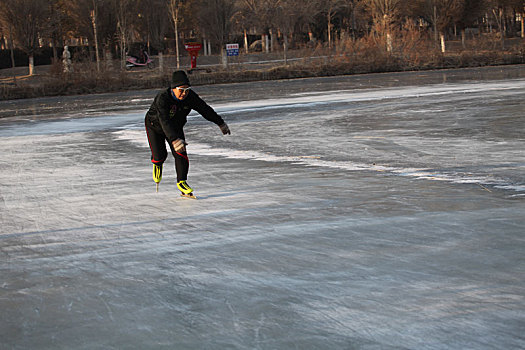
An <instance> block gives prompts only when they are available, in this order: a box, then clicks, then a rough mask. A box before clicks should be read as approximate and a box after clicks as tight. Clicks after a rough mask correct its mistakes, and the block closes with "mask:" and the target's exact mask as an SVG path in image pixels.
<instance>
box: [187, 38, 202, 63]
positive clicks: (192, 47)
mask: <svg viewBox="0 0 525 350" xmlns="http://www.w3.org/2000/svg"><path fill="white" fill-rule="evenodd" d="M184 48H185V49H186V51H188V53H189V54H190V56H191V69H194V68H196V67H197V57H198V56H199V51H200V49H201V48H202V44H199V43H187V44H184Z"/></svg>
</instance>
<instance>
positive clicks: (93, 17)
mask: <svg viewBox="0 0 525 350" xmlns="http://www.w3.org/2000/svg"><path fill="white" fill-rule="evenodd" d="M93 3H94V1H93ZM94 6H95V8H94V9H93V11H91V24H92V25H93V37H94V39H95V59H96V60H97V72H100V55H99V53H98V37H97V11H96V5H95V4H94Z"/></svg>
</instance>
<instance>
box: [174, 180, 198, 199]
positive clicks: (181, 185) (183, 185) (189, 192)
mask: <svg viewBox="0 0 525 350" xmlns="http://www.w3.org/2000/svg"><path fill="white" fill-rule="evenodd" d="M177 188H178V189H179V190H180V192H181V197H185V198H191V199H197V197H195V195H194V194H193V188H191V187H190V185H188V183H187V182H186V180H182V181H179V182H177Z"/></svg>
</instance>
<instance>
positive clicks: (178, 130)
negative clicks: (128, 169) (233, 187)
mask: <svg viewBox="0 0 525 350" xmlns="http://www.w3.org/2000/svg"><path fill="white" fill-rule="evenodd" d="M192 109H193V110H196V111H197V112H198V113H199V114H200V115H202V116H203V117H204V118H205V119H207V120H209V121H211V122H213V123H215V124H217V125H218V126H219V128H220V129H221V131H222V133H223V134H224V135H226V134H228V135H229V134H230V129H229V128H228V125H227V124H226V123H225V122H224V120H223V119H222V118H221V116H219V115H218V114H217V113H216V112H215V111H214V110H213V108H211V107H210V106H208V104H206V102H204V101H203V100H202V99H201V98H200V97H199V95H197V93H195V92H194V91H193V90H192V89H191V87H190V81H189V79H188V76H187V75H186V73H185V72H184V71H181V70H179V71H176V72H174V73H173V75H172V79H171V86H170V88H168V89H166V90H163V91H161V92H159V93H158V94H157V96H155V99H154V100H153V103H152V104H151V107H150V109H149V110H148V112H147V113H146V118H145V122H146V134H147V136H148V142H149V146H150V149H151V162H152V163H153V181H155V183H156V184H157V190H158V185H159V183H160V180H161V179H162V164H163V163H164V161H165V160H166V158H167V157H168V152H167V150H166V144H165V140H167V141H168V144H169V145H170V149H171V153H172V154H173V157H174V158H175V169H176V172H177V188H178V189H179V190H180V191H181V192H182V195H183V196H187V197H194V195H193V189H192V188H191V187H190V185H188V183H187V179H188V169H189V159H188V154H187V153H186V145H187V143H186V139H185V137H184V131H183V128H184V125H185V124H186V118H187V116H188V114H189V113H190V111H191V110H192Z"/></svg>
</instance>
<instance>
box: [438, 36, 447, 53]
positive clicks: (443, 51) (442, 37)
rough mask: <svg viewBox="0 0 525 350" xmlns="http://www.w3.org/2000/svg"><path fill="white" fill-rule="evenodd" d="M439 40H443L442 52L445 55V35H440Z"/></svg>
mask: <svg viewBox="0 0 525 350" xmlns="http://www.w3.org/2000/svg"><path fill="white" fill-rule="evenodd" d="M439 38H440V39H441V52H442V53H445V50H446V47H445V35H443V34H439Z"/></svg>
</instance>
